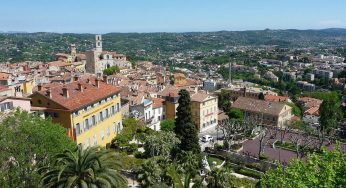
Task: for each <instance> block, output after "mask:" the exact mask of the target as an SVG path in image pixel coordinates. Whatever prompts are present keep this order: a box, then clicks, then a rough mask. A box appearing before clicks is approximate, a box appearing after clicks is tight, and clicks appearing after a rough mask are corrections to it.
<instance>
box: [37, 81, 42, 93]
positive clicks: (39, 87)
mask: <svg viewBox="0 0 346 188" xmlns="http://www.w3.org/2000/svg"><path fill="white" fill-rule="evenodd" d="M41 90H42V84H41V83H39V84H38V85H37V91H41Z"/></svg>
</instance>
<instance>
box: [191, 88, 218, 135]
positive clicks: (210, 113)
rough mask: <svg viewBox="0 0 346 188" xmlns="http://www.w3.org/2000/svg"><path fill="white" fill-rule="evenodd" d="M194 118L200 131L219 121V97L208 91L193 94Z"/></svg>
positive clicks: (192, 107) (213, 125) (192, 108)
mask: <svg viewBox="0 0 346 188" xmlns="http://www.w3.org/2000/svg"><path fill="white" fill-rule="evenodd" d="M191 111H192V120H193V122H194V123H195V125H196V128H197V129H198V131H199V132H202V131H204V130H206V129H209V128H211V127H215V126H216V125H217V123H218V107H217V98H216V97H214V96H212V95H209V94H207V93H196V94H194V95H192V96H191Z"/></svg>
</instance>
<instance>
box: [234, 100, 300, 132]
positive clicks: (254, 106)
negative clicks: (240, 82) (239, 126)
mask: <svg viewBox="0 0 346 188" xmlns="http://www.w3.org/2000/svg"><path fill="white" fill-rule="evenodd" d="M232 108H238V109H240V110H241V111H243V112H244V113H245V119H248V120H254V121H256V122H257V123H258V124H262V125H271V126H277V127H285V126H286V125H287V124H288V123H289V122H290V120H291V118H292V116H293V115H292V108H291V107H290V106H288V105H286V104H285V103H281V102H270V101H264V100H257V99H252V98H245V97H239V98H238V99H237V100H236V101H235V102H234V103H233V105H232Z"/></svg>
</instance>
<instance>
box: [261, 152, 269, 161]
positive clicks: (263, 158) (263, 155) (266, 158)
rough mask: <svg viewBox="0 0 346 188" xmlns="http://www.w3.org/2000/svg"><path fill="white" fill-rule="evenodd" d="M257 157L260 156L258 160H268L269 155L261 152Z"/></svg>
mask: <svg viewBox="0 0 346 188" xmlns="http://www.w3.org/2000/svg"><path fill="white" fill-rule="evenodd" d="M259 158H260V160H268V159H269V157H268V156H267V155H266V154H264V153H262V154H261V155H260V157H259Z"/></svg>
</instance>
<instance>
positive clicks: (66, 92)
mask: <svg viewBox="0 0 346 188" xmlns="http://www.w3.org/2000/svg"><path fill="white" fill-rule="evenodd" d="M62 95H63V96H64V97H66V98H69V97H70V95H69V92H68V89H67V87H66V86H63V87H62Z"/></svg>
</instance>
